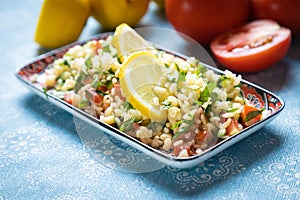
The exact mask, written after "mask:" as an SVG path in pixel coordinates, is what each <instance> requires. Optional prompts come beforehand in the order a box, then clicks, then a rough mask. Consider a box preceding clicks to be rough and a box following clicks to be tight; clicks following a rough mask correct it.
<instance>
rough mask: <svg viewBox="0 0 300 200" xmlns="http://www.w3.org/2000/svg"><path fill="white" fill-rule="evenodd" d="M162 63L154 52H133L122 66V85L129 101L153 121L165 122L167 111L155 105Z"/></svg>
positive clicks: (120, 76)
mask: <svg viewBox="0 0 300 200" xmlns="http://www.w3.org/2000/svg"><path fill="white" fill-rule="evenodd" d="M161 75H162V65H161V64H160V63H159V61H158V59H157V58H156V57H155V55H154V54H152V53H150V52H147V51H138V52H135V53H133V54H131V55H130V56H129V57H127V58H126V60H125V61H124V62H123V64H122V66H121V68H120V74H119V78H120V85H121V88H122V92H123V94H124V95H125V97H126V99H127V101H128V102H129V103H131V104H132V105H133V106H134V107H135V108H136V109H137V110H139V111H140V112H141V113H142V114H143V115H145V116H146V117H147V118H149V119H151V121H155V122H159V123H164V122H165V121H166V111H165V110H161V109H160V106H159V105H154V103H153V99H154V98H155V97H157V94H156V93H155V92H154V90H153V88H154V87H155V86H157V85H159V84H160V77H161Z"/></svg>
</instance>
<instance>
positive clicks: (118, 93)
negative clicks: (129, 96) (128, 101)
mask: <svg viewBox="0 0 300 200" xmlns="http://www.w3.org/2000/svg"><path fill="white" fill-rule="evenodd" d="M114 89H115V95H116V96H118V97H120V99H122V100H125V97H124V96H123V94H122V89H121V86H120V84H115V85H114Z"/></svg>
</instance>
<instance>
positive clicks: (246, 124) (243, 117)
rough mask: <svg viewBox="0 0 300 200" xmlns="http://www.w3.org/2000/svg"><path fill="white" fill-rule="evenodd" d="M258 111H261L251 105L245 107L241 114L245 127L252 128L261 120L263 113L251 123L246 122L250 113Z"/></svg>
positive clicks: (250, 121)
mask: <svg viewBox="0 0 300 200" xmlns="http://www.w3.org/2000/svg"><path fill="white" fill-rule="evenodd" d="M257 111H260V110H259V109H258V108H255V107H253V106H249V105H245V106H244V109H243V111H242V113H241V118H242V121H243V124H244V126H246V127H247V126H251V125H252V124H254V123H256V122H258V121H260V119H261V113H260V114H259V115H257V116H255V117H254V118H252V119H251V120H249V121H245V119H246V117H247V115H248V114H249V113H250V112H257Z"/></svg>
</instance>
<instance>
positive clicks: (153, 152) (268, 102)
mask: <svg viewBox="0 0 300 200" xmlns="http://www.w3.org/2000/svg"><path fill="white" fill-rule="evenodd" d="M110 34H111V33H103V34H99V35H97V36H95V37H93V38H90V39H89V40H92V39H93V40H94V39H96V40H98V39H105V38H106V37H108V36H109V35H110ZM89 40H87V41H89ZM87 41H83V42H81V43H73V44H70V45H68V46H65V47H62V48H59V49H56V50H53V51H51V52H49V53H46V54H43V55H40V56H38V57H36V58H35V59H33V60H32V61H30V62H29V63H28V64H25V65H23V66H21V67H19V68H17V69H16V71H15V75H16V77H17V78H18V80H20V81H21V83H23V84H24V85H25V86H26V87H27V88H29V89H30V90H32V91H33V92H35V93H36V94H37V95H39V96H41V97H43V98H44V99H46V100H48V101H50V102H51V103H53V104H55V105H56V106H58V107H60V108H62V109H64V110H66V111H68V112H70V113H71V114H73V115H74V116H76V117H78V118H80V119H82V120H84V121H86V122H87V123H89V124H91V125H93V126H95V127H96V128H98V129H100V130H102V131H104V132H105V133H107V134H109V135H111V136H113V137H115V138H116V139H118V140H120V141H122V142H125V143H127V144H128V145H130V146H132V147H134V148H136V149H138V150H140V151H141V152H143V153H145V154H147V155H148V156H150V157H152V158H154V159H156V160H158V161H160V162H162V163H164V164H166V165H170V166H173V167H177V168H188V167H193V166H195V165H197V164H199V163H201V162H203V161H205V160H207V159H208V158H210V157H212V156H214V155H216V154H217V153H219V152H221V151H223V150H224V149H226V148H228V147H230V146H231V145H233V144H235V143H236V142H238V141H240V140H242V139H243V138H245V137H247V136H249V135H251V134H252V133H254V132H256V131H258V130H259V129H260V128H262V127H263V126H265V125H266V124H267V123H270V122H271V121H272V120H273V119H274V118H275V116H277V115H278V114H279V113H280V112H281V111H282V110H283V108H284V106H285V104H284V101H283V100H282V99H281V98H279V97H278V96H276V95H275V94H273V93H272V92H270V91H268V90H266V89H263V88H261V87H259V86H257V85H255V84H253V83H250V82H248V81H246V80H242V87H241V88H242V93H243V95H244V97H246V98H247V99H248V100H249V101H250V102H251V104H252V105H255V106H257V107H260V108H263V107H264V108H265V109H267V110H269V111H270V113H271V114H270V115H268V116H267V117H266V118H265V119H263V120H262V121H259V122H257V123H255V124H253V125H252V126H249V127H247V128H245V129H244V130H242V131H241V132H240V133H238V134H236V135H234V136H231V137H229V138H227V139H225V140H223V141H221V142H219V143H218V144H216V145H214V146H213V147H211V148H209V149H207V150H205V151H204V152H203V153H201V154H199V155H195V156H191V157H188V158H178V157H174V156H171V155H169V154H166V153H164V152H162V151H160V150H157V149H154V148H152V147H151V146H148V145H145V144H144V143H142V142H140V141H139V140H137V139H135V138H133V137H131V136H129V135H127V134H125V133H123V132H121V131H120V130H118V129H116V128H114V127H112V126H110V125H107V124H105V123H103V122H101V121H100V120H99V119H97V118H95V117H93V116H90V115H88V114H87V113H85V112H83V111H82V110H80V109H78V108H76V107H74V106H72V105H70V104H68V103H66V102H65V101H63V100H61V99H59V98H57V97H55V96H54V95H51V94H47V95H45V91H44V90H43V88H42V87H41V86H40V85H38V84H36V83H32V82H31V81H30V77H31V76H32V75H34V74H41V73H43V72H44V70H45V69H46V68H47V67H49V65H51V63H53V61H54V60H56V59H57V58H60V57H62V56H63V55H64V54H65V53H66V52H67V51H68V49H70V48H71V47H73V46H74V45H77V44H84V43H86V42H87ZM166 51H168V50H166ZM168 52H169V53H170V51H168ZM171 53H172V54H174V55H176V56H179V57H183V58H185V56H183V55H180V54H177V53H175V52H171ZM203 66H205V67H207V68H209V69H211V70H213V71H214V72H216V73H219V74H223V71H221V70H219V69H216V68H213V67H211V66H208V65H206V64H204V63H203Z"/></svg>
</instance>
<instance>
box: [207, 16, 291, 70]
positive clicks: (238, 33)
mask: <svg viewBox="0 0 300 200" xmlns="http://www.w3.org/2000/svg"><path fill="white" fill-rule="evenodd" d="M290 43H291V31H290V30H289V29H287V28H283V27H280V26H279V25H278V24H277V23H276V22H274V21H272V20H256V21H252V22H250V23H248V24H246V25H244V26H242V27H240V28H237V29H235V30H233V31H230V32H227V33H224V34H222V35H220V36H218V37H216V38H215V39H214V40H213V41H212V42H211V45H210V47H211V50H212V52H213V54H214V56H215V57H216V59H217V60H218V61H219V62H220V63H221V64H223V65H224V66H225V67H227V68H229V69H230V70H232V71H236V72H257V71H260V70H263V69H266V68H268V67H270V66H272V65H273V64H275V63H277V62H278V61H279V60H281V59H282V58H283V57H284V56H285V55H286V53H287V52H288V50H289V47H290Z"/></svg>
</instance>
